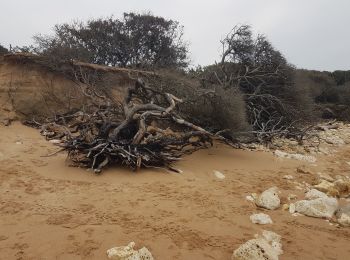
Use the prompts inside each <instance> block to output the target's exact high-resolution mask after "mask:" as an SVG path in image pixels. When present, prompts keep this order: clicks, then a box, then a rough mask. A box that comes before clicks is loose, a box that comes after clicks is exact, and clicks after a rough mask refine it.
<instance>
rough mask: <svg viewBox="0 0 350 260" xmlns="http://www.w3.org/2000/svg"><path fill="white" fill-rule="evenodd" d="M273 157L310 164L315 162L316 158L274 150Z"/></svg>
mask: <svg viewBox="0 0 350 260" xmlns="http://www.w3.org/2000/svg"><path fill="white" fill-rule="evenodd" d="M274 155H275V156H277V157H280V158H287V159H294V160H299V161H306V162H311V163H314V162H316V157H315V156H311V155H303V154H299V153H286V152H282V151H280V150H276V151H275V152H274Z"/></svg>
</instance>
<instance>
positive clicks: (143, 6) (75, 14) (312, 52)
mask: <svg viewBox="0 0 350 260" xmlns="http://www.w3.org/2000/svg"><path fill="white" fill-rule="evenodd" d="M0 2H1V15H0V43H1V44H3V45H5V46H7V47H8V46H9V44H12V45H28V44H30V43H32V36H33V35H34V34H37V33H42V34H49V33H50V32H51V29H52V27H53V26H54V25H55V24H57V23H63V22H71V21H73V20H74V19H80V20H85V19H88V18H93V17H105V16H110V15H112V14H113V15H114V16H116V17H119V16H121V15H122V13H123V12H130V11H136V12H143V11H151V12H152V13H153V14H154V15H159V16H163V17H166V18H171V19H174V20H177V21H179V22H180V23H181V24H182V25H184V27H185V39H186V41H188V42H189V44H190V51H191V60H192V64H193V65H196V64H201V65H207V64H211V63H213V62H214V61H215V60H219V55H220V42H219V41H220V39H222V38H223V37H224V36H225V34H226V33H227V32H228V31H230V29H231V28H232V27H233V26H234V25H235V24H238V23H248V24H250V25H252V26H253V28H254V31H255V32H256V33H263V34H265V35H266V36H267V37H268V39H269V40H270V41H271V42H272V43H273V45H274V46H275V47H276V48H277V49H279V50H280V51H281V52H282V53H283V54H284V55H285V56H286V58H287V59H288V60H289V61H290V62H291V63H292V64H294V65H296V66H297V67H299V68H307V69H317V70H336V69H347V70H349V69H350V29H349V26H350V0H215V1H214V0H212V1H209V0H170V1H166V0H144V1H141V0H139V1H137V0H122V1H121V0H57V1H50V0H0Z"/></svg>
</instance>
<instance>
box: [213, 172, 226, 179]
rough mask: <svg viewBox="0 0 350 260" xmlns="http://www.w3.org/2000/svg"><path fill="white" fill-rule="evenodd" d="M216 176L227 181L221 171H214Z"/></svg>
mask: <svg viewBox="0 0 350 260" xmlns="http://www.w3.org/2000/svg"><path fill="white" fill-rule="evenodd" d="M214 175H215V177H216V178H218V179H220V180H223V179H225V175H224V174H223V173H221V172H219V171H214Z"/></svg>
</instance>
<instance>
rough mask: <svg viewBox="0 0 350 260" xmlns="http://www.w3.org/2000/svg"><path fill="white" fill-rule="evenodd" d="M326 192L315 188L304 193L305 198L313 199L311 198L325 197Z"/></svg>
mask: <svg viewBox="0 0 350 260" xmlns="http://www.w3.org/2000/svg"><path fill="white" fill-rule="evenodd" d="M327 197H328V196H327V194H326V193H324V192H322V191H319V190H316V189H311V190H309V191H308V192H307V193H306V194H305V199H307V200H313V199H318V198H327Z"/></svg>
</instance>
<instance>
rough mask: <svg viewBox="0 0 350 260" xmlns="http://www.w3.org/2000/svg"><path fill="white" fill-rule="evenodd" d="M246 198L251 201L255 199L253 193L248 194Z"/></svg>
mask: <svg viewBox="0 0 350 260" xmlns="http://www.w3.org/2000/svg"><path fill="white" fill-rule="evenodd" d="M245 199H246V200H248V201H251V202H254V201H255V199H254V198H253V196H251V195H248V196H246V197H245Z"/></svg>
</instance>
